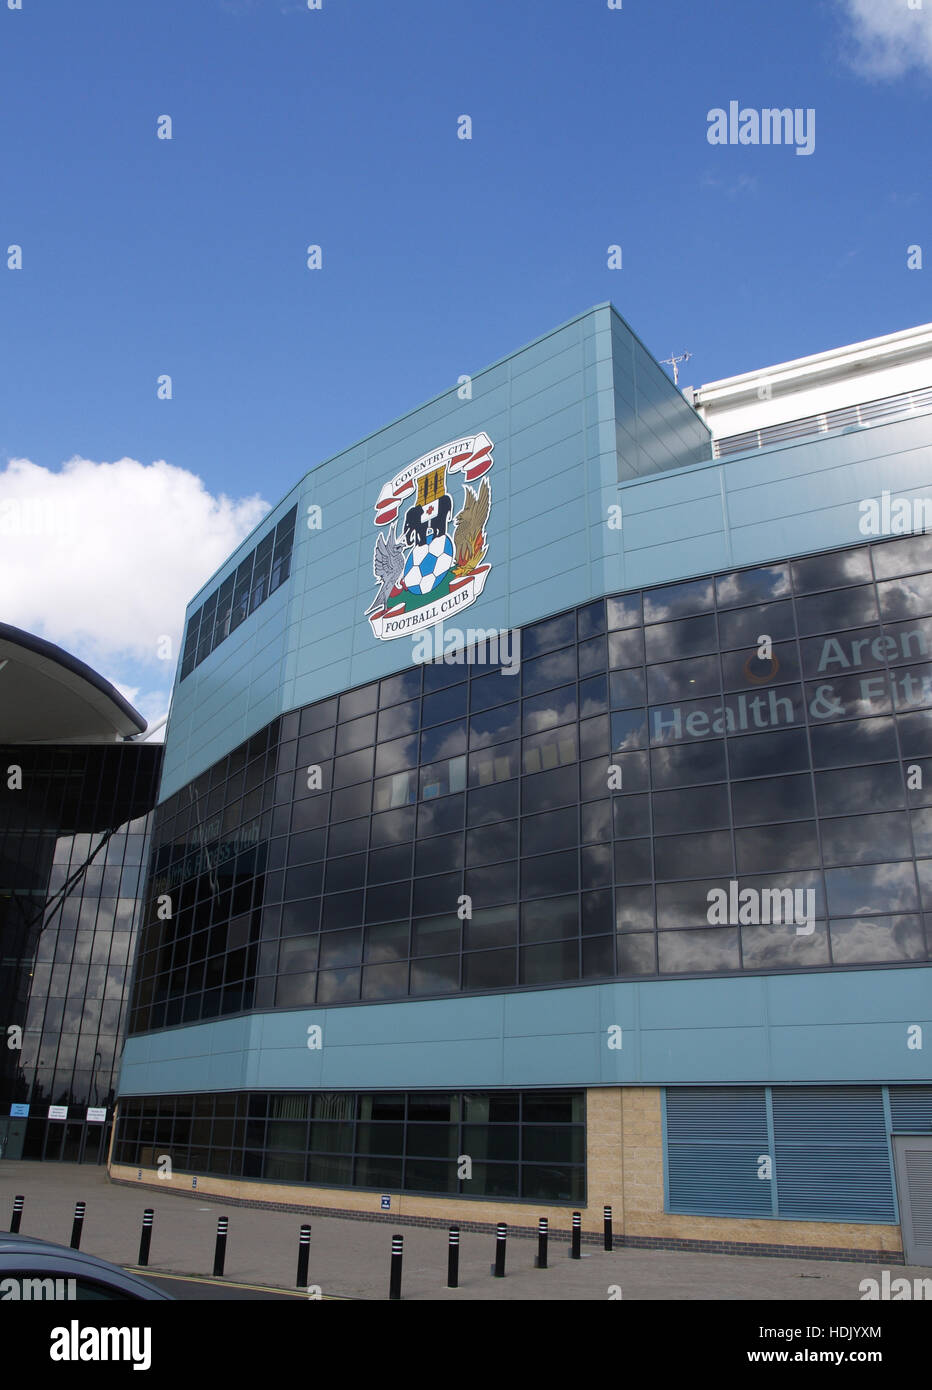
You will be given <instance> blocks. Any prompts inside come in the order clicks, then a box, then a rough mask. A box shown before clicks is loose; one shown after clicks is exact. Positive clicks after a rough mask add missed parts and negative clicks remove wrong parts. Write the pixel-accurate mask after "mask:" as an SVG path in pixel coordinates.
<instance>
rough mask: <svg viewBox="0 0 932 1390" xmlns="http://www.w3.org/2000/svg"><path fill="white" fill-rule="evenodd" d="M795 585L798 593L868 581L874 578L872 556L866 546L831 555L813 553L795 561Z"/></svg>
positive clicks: (793, 569)
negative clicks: (872, 574)
mask: <svg viewBox="0 0 932 1390" xmlns="http://www.w3.org/2000/svg"><path fill="white" fill-rule="evenodd" d="M791 569H792V571H793V588H794V589H795V590H796V592H797V594H809V593H813V592H814V591H815V590H816V589H834V588H837V587H838V586H839V585H842V584H864V583H866V582H867V581H868V580H869V579H870V578H871V564H870V556H869V554H868V550H867V547H866V546H862V547H861V548H859V549H858V550H841V551H836V552H835V553H834V554H830V555H809V556H806V558H805V559H803V560H794V561H793V562H792V565H791Z"/></svg>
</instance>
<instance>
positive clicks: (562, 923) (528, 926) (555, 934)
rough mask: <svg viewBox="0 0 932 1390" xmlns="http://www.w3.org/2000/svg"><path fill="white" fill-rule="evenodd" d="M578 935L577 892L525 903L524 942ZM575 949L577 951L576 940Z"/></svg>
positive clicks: (523, 908)
mask: <svg viewBox="0 0 932 1390" xmlns="http://www.w3.org/2000/svg"><path fill="white" fill-rule="evenodd" d="M578 935H579V898H578V897H577V895H576V894H575V893H571V894H570V895H569V896H568V897H562V898H550V899H546V898H545V899H542V900H541V901H540V902H533V903H525V904H524V905H523V906H522V908H521V940H522V942H525V941H550V940H554V939H559V938H561V937H570V936H572V937H577V936H578ZM573 951H574V953H575V951H576V945H575V942H574V943H573ZM574 960H575V954H574ZM574 977H575V976H574Z"/></svg>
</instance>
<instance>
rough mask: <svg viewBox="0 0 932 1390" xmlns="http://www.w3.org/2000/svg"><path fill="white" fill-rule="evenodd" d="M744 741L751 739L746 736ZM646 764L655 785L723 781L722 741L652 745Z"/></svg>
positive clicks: (673, 785) (689, 784) (668, 785)
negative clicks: (668, 745)
mask: <svg viewBox="0 0 932 1390" xmlns="http://www.w3.org/2000/svg"><path fill="white" fill-rule="evenodd" d="M759 737H763V736H759ZM746 742H751V740H750V739H748V740H746ZM650 767H651V778H652V780H653V785H654V786H655V787H658V788H663V787H676V786H692V785H695V784H696V783H699V782H718V781H723V780H724V777H725V745H724V743H723V741H722V740H721V739H718V740H715V741H713V742H708V743H691V744H684V745H681V746H679V747H676V748H652V749H651V753H650Z"/></svg>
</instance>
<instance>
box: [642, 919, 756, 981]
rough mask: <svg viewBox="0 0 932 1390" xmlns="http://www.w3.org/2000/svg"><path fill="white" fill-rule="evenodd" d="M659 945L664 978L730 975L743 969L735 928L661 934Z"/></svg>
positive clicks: (706, 928) (701, 929)
mask: <svg viewBox="0 0 932 1390" xmlns="http://www.w3.org/2000/svg"><path fill="white" fill-rule="evenodd" d="M658 942H659V948H660V973H661V975H727V974H732V973H734V972H736V971H738V970H739V969H740V968H741V962H740V959H739V956H738V930H737V928H736V927H701V928H698V929H697V930H696V931H668V932H661V933H660V936H659V938H658Z"/></svg>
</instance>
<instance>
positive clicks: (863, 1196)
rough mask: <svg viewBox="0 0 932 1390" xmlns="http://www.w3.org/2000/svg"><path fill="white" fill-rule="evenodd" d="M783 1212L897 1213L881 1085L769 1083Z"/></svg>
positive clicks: (838, 1217) (807, 1215) (886, 1217)
mask: <svg viewBox="0 0 932 1390" xmlns="http://www.w3.org/2000/svg"><path fill="white" fill-rule="evenodd" d="M772 1094H773V1130H774V1146H775V1149H776V1152H775V1155H774V1158H775V1162H774V1176H775V1179H776V1184H777V1208H778V1214H779V1215H780V1216H781V1217H784V1218H788V1217H802V1218H804V1219H808V1220H823V1221H879V1222H892V1221H894V1220H895V1206H894V1200H893V1178H892V1174H891V1171H890V1151H889V1144H888V1140H887V1133H886V1124H885V1121H884V1109H883V1091H882V1088H881V1087H880V1086H851V1087H844V1088H841V1087H838V1088H830V1087H822V1086H806V1087H802V1086H800V1087H790V1086H787V1087H783V1086H775V1087H774V1088H773V1093H772Z"/></svg>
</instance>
